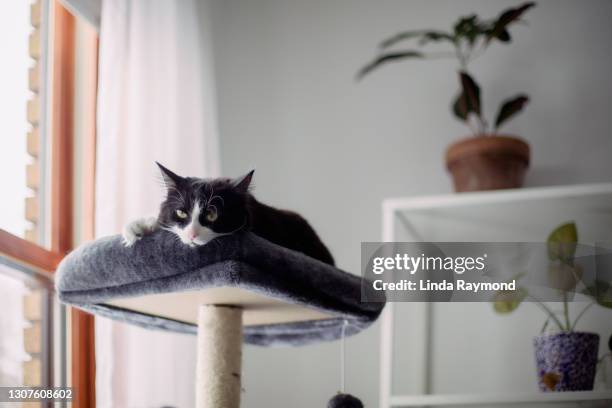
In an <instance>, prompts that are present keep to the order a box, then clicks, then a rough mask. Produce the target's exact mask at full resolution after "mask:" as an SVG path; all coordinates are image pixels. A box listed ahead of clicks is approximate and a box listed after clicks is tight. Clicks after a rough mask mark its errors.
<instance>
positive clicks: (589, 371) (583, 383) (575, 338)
mask: <svg viewBox="0 0 612 408" xmlns="http://www.w3.org/2000/svg"><path fill="white" fill-rule="evenodd" d="M533 345H534V348H535V358H536V365H537V369H538V385H539V387H540V390H541V391H588V390H592V389H593V381H594V380H595V368H596V365H597V352H598V351H599V335H598V334H595V333H582V332H571V333H558V334H553V335H546V336H538V337H535V338H534V339H533Z"/></svg>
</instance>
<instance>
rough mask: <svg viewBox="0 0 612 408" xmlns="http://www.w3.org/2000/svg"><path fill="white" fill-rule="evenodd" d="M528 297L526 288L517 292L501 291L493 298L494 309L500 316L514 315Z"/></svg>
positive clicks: (518, 289)
mask: <svg viewBox="0 0 612 408" xmlns="http://www.w3.org/2000/svg"><path fill="white" fill-rule="evenodd" d="M526 297H527V290H526V289H525V288H517V289H516V290H515V291H499V292H497V293H496V294H495V295H494V296H493V309H494V310H495V311H496V312H497V313H499V314H508V313H512V312H513V311H515V310H516V309H517V308H518V307H519V306H520V305H521V303H522V302H523V300H525V298H526Z"/></svg>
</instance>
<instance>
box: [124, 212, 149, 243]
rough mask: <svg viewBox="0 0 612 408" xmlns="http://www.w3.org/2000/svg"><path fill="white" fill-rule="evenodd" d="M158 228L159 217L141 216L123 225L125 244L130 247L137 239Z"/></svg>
mask: <svg viewBox="0 0 612 408" xmlns="http://www.w3.org/2000/svg"><path fill="white" fill-rule="evenodd" d="M156 229H157V219H156V218H154V217H148V218H140V219H137V220H135V221H132V222H130V223H129V224H127V225H126V226H125V227H123V234H122V235H123V245H125V246H126V247H130V246H132V245H134V243H135V242H136V241H138V240H139V239H140V238H142V237H143V236H145V234H149V233H151V232H153V231H155V230H156Z"/></svg>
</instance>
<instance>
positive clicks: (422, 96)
mask: <svg viewBox="0 0 612 408" xmlns="http://www.w3.org/2000/svg"><path fill="white" fill-rule="evenodd" d="M517 3H518V1H502V0H497V1H492V0H486V1H485V0H480V1H472V0H470V1H467V0H466V1H453V0H446V1H442V0H437V1H431V0H430V1H426V0H419V1H417V0H414V1H390V0H386V1H367V0H334V1H329V0H326V1H325V0H301V1H299V0H213V11H214V12H213V16H212V17H213V18H212V23H213V33H214V42H215V58H216V71H217V72H216V75H217V80H218V98H219V114H220V130H221V151H222V163H223V173H224V174H226V175H237V174H241V173H242V172H244V171H245V170H247V169H248V168H250V166H256V167H257V171H256V176H255V181H256V190H255V191H256V195H257V196H258V197H259V198H260V199H261V200H263V201H264V202H267V203H270V204H272V205H277V206H280V207H287V208H292V209H296V210H298V211H300V212H301V213H303V214H304V215H305V216H306V217H307V218H308V219H309V220H310V221H311V222H312V223H313V224H314V226H315V227H316V229H317V230H318V231H319V232H320V235H321V236H322V237H323V239H324V241H325V242H326V243H328V244H329V246H330V247H331V249H332V252H333V253H334V255H335V256H336V259H337V261H338V264H339V266H340V267H341V268H344V269H345V270H348V271H352V272H355V273H357V272H358V270H359V246H360V242H361V241H368V240H369V241H372V240H379V239H380V231H381V223H380V203H381V201H382V199H383V198H385V197H389V196H410V195H420V194H431V193H441V192H448V191H450V189H451V187H450V182H449V178H448V176H447V174H446V171H445V169H444V167H443V153H444V150H445V147H446V146H447V145H448V144H449V143H450V142H452V141H453V140H456V139H457V137H459V136H462V135H465V134H467V133H468V132H467V130H466V129H465V128H464V127H463V126H462V125H461V124H460V123H458V122H457V121H455V120H454V119H453V118H452V117H451V114H450V112H449V109H448V106H449V103H450V101H451V98H452V97H453V95H455V93H456V90H457V81H456V75H455V73H454V68H455V66H456V64H455V62H454V61H443V60H436V61H426V62H419V61H417V62H412V63H403V64H396V65H394V66H389V67H387V68H383V69H382V70H380V71H379V72H375V73H374V74H373V75H372V76H371V77H369V78H366V79H365V80H364V81H363V82H361V83H356V82H355V81H354V74H355V72H356V71H357V69H358V68H360V67H361V66H362V65H363V64H364V63H365V62H367V61H368V60H369V59H370V58H371V57H373V55H374V51H375V46H376V45H377V44H378V42H379V40H381V39H382V38H383V37H386V36H388V35H389V34H393V33H395V32H397V31H399V30H401V29H411V28H429V27H432V28H434V27H435V28H445V27H446V26H448V25H449V23H450V22H451V21H454V20H455V19H456V18H457V16H458V15H461V14H466V13H470V12H472V11H477V12H478V13H479V14H481V15H483V16H495V15H496V14H497V13H498V12H499V11H500V10H501V9H502V8H504V7H509V6H512V5H515V4H517ZM611 17H612V2H610V1H607V0H601V1H594V0H590V1H577V0H575V1H568V0H555V1H552V0H547V1H540V2H539V5H538V7H537V8H536V9H534V10H533V11H531V12H530V13H529V16H528V20H529V26H516V27H514V29H513V30H512V31H513V36H514V37H515V42H514V43H513V44H512V45H510V46H504V45H497V44H496V45H494V46H493V47H492V48H491V49H490V50H489V51H488V52H487V54H485V55H484V56H483V57H482V58H481V59H480V60H478V61H476V63H475V64H474V66H473V67H472V71H473V72H475V74H476V76H477V79H478V80H479V82H480V83H481V85H482V86H483V88H484V99H485V104H486V106H488V108H486V111H487V114H488V115H489V116H490V115H491V114H492V113H493V112H492V111H494V110H496V108H497V103H498V101H500V100H501V99H503V98H505V97H507V96H510V95H512V94H515V93H519V92H528V93H529V94H530V95H531V97H532V103H531V104H530V105H529V106H528V107H527V110H526V112H525V113H524V114H523V115H522V116H520V117H518V118H517V119H516V120H514V121H513V122H512V123H511V124H510V125H509V126H508V127H507V129H506V130H507V131H509V132H512V133H516V134H520V135H522V136H524V137H525V138H527V139H528V140H529V141H530V143H531V146H532V148H533V165H532V168H531V170H530V173H529V179H528V184H529V185H547V184H570V183H578V182H586V181H610V180H611V179H612V160H610V153H611V152H612V134H611V133H612V131H611V130H610V126H611V125H612V119H611V118H610V112H611V109H610V106H611V102H612V81H611V79H610V72H612V54H611V53H610V52H609V49H610V40H611V39H612V25H610V24H609V22H610V18H611ZM489 102H492V104H491V103H489ZM338 352H339V345H338V344H324V345H318V346H312V347H308V348H303V349H300V350H299V351H297V350H294V349H259V348H253V347H247V349H246V352H245V373H244V374H245V389H246V392H245V394H244V395H245V406H247V407H263V406H267V407H281V406H283V407H284V406H292V407H293V408H300V407H309V408H311V407H323V406H325V403H326V401H327V399H329V397H331V396H332V395H333V393H334V392H335V391H336V390H337V388H338V384H339V372H338V361H339V353H338ZM377 354H378V326H377V325H376V326H375V327H373V328H372V329H371V330H369V331H367V332H366V333H363V334H361V335H359V336H357V337H355V338H352V339H350V340H349V342H348V370H349V373H348V378H347V386H348V391H349V392H353V393H355V394H358V395H359V396H360V397H361V398H362V399H363V400H364V402H365V403H366V405H367V406H369V407H375V406H376V405H377V394H378V356H377Z"/></svg>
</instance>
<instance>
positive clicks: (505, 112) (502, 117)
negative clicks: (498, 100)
mask: <svg viewBox="0 0 612 408" xmlns="http://www.w3.org/2000/svg"><path fill="white" fill-rule="evenodd" d="M527 102H529V97H528V96H527V95H518V96H515V97H514V98H511V99H507V100H505V101H504V102H503V103H502V105H501V108H500V109H499V113H498V114H497V118H496V119H495V129H496V130H497V129H499V127H500V126H501V125H502V123H504V122H505V121H506V120H508V119H510V118H511V117H512V116H514V115H516V114H517V113H519V112H520V111H521V110H523V108H524V107H525V105H526V104H527Z"/></svg>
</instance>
